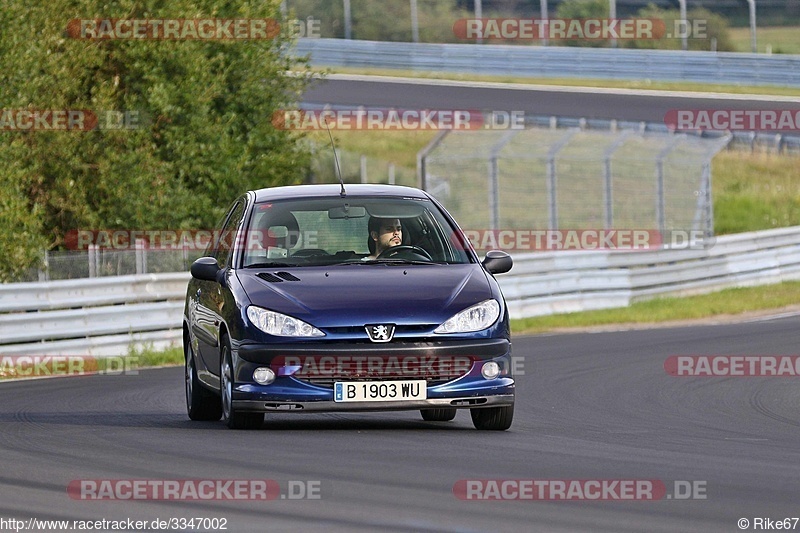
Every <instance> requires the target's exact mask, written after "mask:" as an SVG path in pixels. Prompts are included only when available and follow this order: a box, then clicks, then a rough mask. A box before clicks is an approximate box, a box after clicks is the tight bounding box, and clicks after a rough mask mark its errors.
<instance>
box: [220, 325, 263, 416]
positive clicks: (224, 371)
mask: <svg viewBox="0 0 800 533" xmlns="http://www.w3.org/2000/svg"><path fill="white" fill-rule="evenodd" d="M220 344H222V354H221V355H222V357H221V358H220V359H221V360H222V362H221V364H220V372H219V378H220V384H221V388H222V390H221V391H220V396H221V397H222V402H221V403H222V419H223V420H224V421H225V423H226V424H227V425H228V427H229V428H231V429H256V428H258V427H260V426H261V424H262V423H263V422H264V415H263V414H262V413H247V412H241V411H237V410H236V409H235V408H234V407H233V369H232V363H231V361H232V359H231V345H230V341H229V340H228V338H227V337H222V341H221V343H220Z"/></svg>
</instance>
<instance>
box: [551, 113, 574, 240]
mask: <svg viewBox="0 0 800 533" xmlns="http://www.w3.org/2000/svg"><path fill="white" fill-rule="evenodd" d="M579 131H580V130H577V129H571V130H570V131H568V132H567V134H566V135H564V136H563V137H562V138H561V139H559V140H558V142H557V143H555V144H554V145H553V146H552V147H551V148H550V150H549V151H548V152H547V199H548V204H549V207H550V227H549V228H547V229H558V190H557V182H556V156H557V155H558V152H560V151H561V149H562V148H564V147H565V146H566V145H567V144H569V141H570V140H571V139H572V137H573V136H574V135H575V134H576V133H578V132H579Z"/></svg>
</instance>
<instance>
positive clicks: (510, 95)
mask: <svg viewBox="0 0 800 533" xmlns="http://www.w3.org/2000/svg"><path fill="white" fill-rule="evenodd" d="M470 85H471V82H456V83H453V82H447V81H438V80H426V79H419V80H403V79H393V78H380V77H369V76H348V75H331V76H330V77H329V79H326V80H320V81H317V82H315V83H314V84H313V85H312V86H311V87H310V88H309V89H308V90H307V91H306V93H305V95H304V97H303V101H304V103H306V104H317V105H324V104H330V105H341V106H367V107H378V108H380V107H396V108H399V109H479V110H484V111H487V110H493V111H524V112H525V113H526V114H529V115H544V116H564V117H586V118H594V119H617V120H635V121H648V122H663V121H664V115H665V114H666V113H667V111H669V110H671V109H704V110H710V109H725V110H733V109H736V110H754V109H761V110H770V109H772V110H774V109H793V110H800V101H798V99H797V98H789V97H758V96H736V95H733V96H730V95H718V94H708V93H706V94H702V93H689V94H687V93H675V92H673V93H671V94H670V93H667V92H664V91H659V92H651V93H646V92H644V91H630V90H619V89H583V88H566V87H542V86H538V87H530V86H528V87H526V86H516V87H514V88H511V87H508V86H502V85H497V84H483V85H482V84H476V85H475V86H470ZM784 133H785V132H784Z"/></svg>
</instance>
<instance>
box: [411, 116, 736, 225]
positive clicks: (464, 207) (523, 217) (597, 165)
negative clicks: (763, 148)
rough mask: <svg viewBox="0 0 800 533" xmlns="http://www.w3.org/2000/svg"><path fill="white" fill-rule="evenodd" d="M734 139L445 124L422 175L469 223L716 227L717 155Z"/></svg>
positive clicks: (623, 129)
mask: <svg viewBox="0 0 800 533" xmlns="http://www.w3.org/2000/svg"><path fill="white" fill-rule="evenodd" d="M593 126H594V127H593ZM729 141H730V137H729V136H725V137H716V138H714V137H701V136H696V135H685V134H671V133H668V132H663V131H650V130H648V128H647V126H646V125H642V124H639V123H630V124H626V123H614V122H608V121H606V122H605V123H601V124H597V123H595V124H593V123H591V122H587V121H583V120H581V121H572V122H566V123H564V122H563V121H558V120H555V119H553V120H551V119H549V118H548V119H544V118H542V119H535V120H533V121H531V123H530V124H529V125H528V126H527V127H526V128H525V129H518V130H509V131H449V132H446V133H444V134H442V135H440V136H438V137H437V138H436V139H435V140H434V141H433V142H432V143H431V145H429V146H428V148H426V150H423V152H422V153H421V157H420V177H421V182H422V187H423V188H424V189H426V190H427V191H428V192H429V193H431V194H432V195H433V196H435V197H436V198H437V199H439V200H440V201H441V202H442V203H443V204H444V205H445V207H446V208H447V209H448V210H449V211H450V212H451V213H452V214H453V216H454V217H455V218H456V219H457V220H458V221H459V223H460V224H461V226H462V227H464V228H470V229H489V230H498V229H512V230H516V229H532V228H536V229H542V230H563V229H579V228H580V229H585V228H593V229H603V230H612V229H648V230H654V231H658V232H662V234H664V233H666V232H669V231H671V230H681V231H702V233H703V234H704V235H707V236H711V235H712V234H713V228H714V226H713V212H712V202H711V159H712V158H713V156H714V155H715V154H716V153H717V152H718V151H720V150H721V149H723V148H724V147H725V146H726V145H727V144H728V142H729Z"/></svg>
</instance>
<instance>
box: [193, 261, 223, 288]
mask: <svg viewBox="0 0 800 533" xmlns="http://www.w3.org/2000/svg"><path fill="white" fill-rule="evenodd" d="M219 271H220V268H219V263H217V260H216V259H215V258H213V257H201V258H200V259H198V260H196V261H195V262H194V263H192V268H191V269H190V272H191V273H192V277H194V278H197V279H201V280H203V281H216V282H219V280H218V279H217V274H219Z"/></svg>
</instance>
